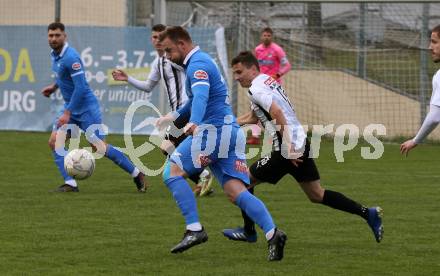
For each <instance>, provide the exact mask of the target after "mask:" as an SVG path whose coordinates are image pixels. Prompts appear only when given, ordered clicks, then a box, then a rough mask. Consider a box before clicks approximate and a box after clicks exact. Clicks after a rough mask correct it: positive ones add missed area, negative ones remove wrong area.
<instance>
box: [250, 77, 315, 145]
mask: <svg viewBox="0 0 440 276" xmlns="http://www.w3.org/2000/svg"><path fill="white" fill-rule="evenodd" d="M248 96H249V99H250V101H251V109H252V110H253V111H254V113H255V115H256V116H257V117H258V119H259V120H260V122H261V123H262V125H263V126H264V128H265V129H266V133H270V134H271V135H272V139H273V146H274V150H276V151H279V150H281V144H282V142H283V140H282V137H281V133H280V132H279V128H278V130H277V128H276V124H277V122H274V121H272V118H271V116H270V112H269V111H270V107H271V105H272V103H273V102H275V103H276V104H277V105H278V106H279V107H280V108H281V110H282V111H283V114H284V117H285V119H286V122H287V128H288V134H289V138H290V141H291V143H292V144H293V145H294V148H295V150H300V149H302V148H303V146H304V143H305V139H306V133H305V132H304V129H303V127H302V125H301V124H300V122H299V120H298V118H297V117H296V114H295V110H294V108H293V105H292V103H291V102H290V100H289V98H288V97H287V96H286V94H285V92H284V89H283V88H282V87H281V85H280V84H279V83H278V82H277V81H276V80H275V79H273V78H272V77H270V76H268V75H266V74H260V75H258V76H257V77H256V78H255V79H254V80H253V81H252V84H251V87H249V91H248ZM284 127H286V126H284Z"/></svg>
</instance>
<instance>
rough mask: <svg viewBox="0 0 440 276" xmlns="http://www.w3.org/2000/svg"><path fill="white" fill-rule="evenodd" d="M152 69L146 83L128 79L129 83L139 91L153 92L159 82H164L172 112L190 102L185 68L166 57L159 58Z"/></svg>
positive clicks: (155, 60) (151, 66)
mask: <svg viewBox="0 0 440 276" xmlns="http://www.w3.org/2000/svg"><path fill="white" fill-rule="evenodd" d="M150 68H151V71H150V74H149V75H148V78H147V80H146V81H139V80H137V79H134V78H132V77H128V82H129V83H130V84H132V85H133V86H134V87H136V88H137V89H140V90H142V91H145V92H151V91H152V90H153V89H154V87H156V85H157V84H158V83H159V81H160V80H162V81H163V84H164V88H165V92H166V93H167V96H168V102H169V105H170V108H171V111H176V110H177V109H179V108H180V107H181V106H183V105H184V104H185V102H186V101H187V100H188V96H187V95H186V92H185V79H186V76H185V70H184V69H183V67H181V66H179V65H177V64H175V63H173V62H171V61H170V60H168V59H167V58H165V56H162V57H159V56H158V57H156V59H154V61H153V62H152V63H151V65H150Z"/></svg>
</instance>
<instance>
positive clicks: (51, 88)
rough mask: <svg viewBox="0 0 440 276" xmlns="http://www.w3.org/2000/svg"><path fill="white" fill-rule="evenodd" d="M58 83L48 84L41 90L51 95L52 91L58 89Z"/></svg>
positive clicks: (47, 95) (44, 93)
mask: <svg viewBox="0 0 440 276" xmlns="http://www.w3.org/2000/svg"><path fill="white" fill-rule="evenodd" d="M57 89H58V85H57V84H56V83H54V84H51V85H48V86H46V87H44V88H43V89H42V90H41V94H43V96H45V97H49V96H50V95H51V94H52V93H54V92H55V91H57Z"/></svg>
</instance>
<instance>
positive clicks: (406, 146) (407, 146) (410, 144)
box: [400, 139, 417, 156]
mask: <svg viewBox="0 0 440 276" xmlns="http://www.w3.org/2000/svg"><path fill="white" fill-rule="evenodd" d="M415 147H417V144H416V142H414V140H413V139H410V140H408V141H406V142H404V143H402V144H401V145H400V153H401V154H405V156H408V153H409V151H410V150H412V149H413V148H415Z"/></svg>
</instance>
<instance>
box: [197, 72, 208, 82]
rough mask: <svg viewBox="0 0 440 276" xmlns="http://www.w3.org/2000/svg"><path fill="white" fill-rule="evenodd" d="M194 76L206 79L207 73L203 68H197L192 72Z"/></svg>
mask: <svg viewBox="0 0 440 276" xmlns="http://www.w3.org/2000/svg"><path fill="white" fill-rule="evenodd" d="M194 78H195V79H198V80H207V79H208V73H206V72H205V71H203V70H197V71H195V72H194Z"/></svg>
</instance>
